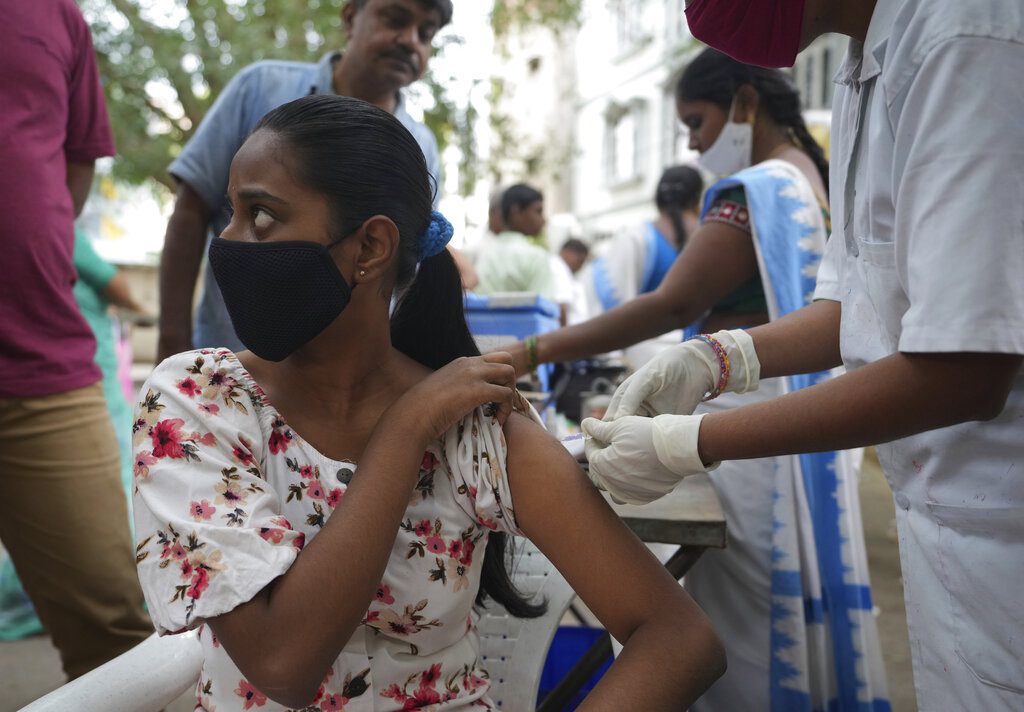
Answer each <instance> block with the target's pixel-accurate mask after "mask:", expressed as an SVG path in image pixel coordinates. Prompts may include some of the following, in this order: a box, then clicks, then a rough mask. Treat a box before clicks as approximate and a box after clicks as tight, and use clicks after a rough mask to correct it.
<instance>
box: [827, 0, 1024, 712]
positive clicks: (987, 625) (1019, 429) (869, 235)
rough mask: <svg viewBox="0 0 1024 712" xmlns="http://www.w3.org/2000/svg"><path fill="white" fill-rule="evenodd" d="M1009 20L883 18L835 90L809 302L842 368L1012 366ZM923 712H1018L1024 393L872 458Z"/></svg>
mask: <svg viewBox="0 0 1024 712" xmlns="http://www.w3.org/2000/svg"><path fill="white" fill-rule="evenodd" d="M1022 78H1024V3H1022V2H1021V0H879V2H878V4H877V6H876V9H875V12H874V15H873V17H872V20H871V26H870V28H869V31H868V35H867V39H866V41H865V42H864V44H863V45H861V44H860V43H858V42H851V45H850V51H849V53H848V56H847V60H846V63H845V65H844V66H843V67H842V69H841V70H840V72H839V75H838V76H837V82H838V83H839V84H840V85H841V86H839V87H838V91H837V94H836V99H835V105H834V112H833V119H832V121H833V125H832V168H831V170H832V173H831V195H832V203H833V210H832V220H833V235H832V238H831V240H830V242H829V246H828V249H827V251H826V254H825V257H824V260H823V264H822V267H821V270H820V272H819V277H818V280H819V281H818V288H817V291H816V293H815V296H816V298H821V299H832V300H837V301H840V302H841V303H842V328H841V348H842V353H843V360H844V362H845V364H846V366H847V368H848V369H855V368H858V367H861V366H863V365H865V364H867V363H871V362H873V361H876V360H878V359H881V358H884V357H886V356H887V355H890V354H892V353H894V352H896V351H901V352H1000V353H1010V354H1024V79H1022ZM878 454H879V459H880V460H881V461H882V465H883V467H884V469H885V472H886V476H887V478H888V480H889V483H890V485H891V486H892V489H893V493H894V499H895V502H896V519H897V525H898V531H899V543H900V552H901V557H902V563H903V576H904V584H905V587H906V600H907V622H908V625H909V627H910V640H911V648H912V653H913V660H914V682H915V686H916V688H917V698H918V706H919V709H920V710H921V712H933V711H943V712H945V711H946V710H985V711H986V712H997V711H999V710H1018V711H1019V710H1024V375H1022V374H1021V373H1018V376H1017V379H1016V381H1015V384H1014V387H1013V390H1012V393H1011V394H1010V396H1009V399H1008V401H1007V403H1006V407H1005V409H1004V410H1003V412H1002V414H1001V415H999V416H998V417H997V418H995V419H994V420H991V421H987V422H969V423H963V424H961V425H957V426H954V427H949V428H943V429H940V430H935V431H931V432H927V433H923V434H921V435H916V436H913V437H909V438H904V439H902V440H898V441H895V442H892V443H889V444H886V445H882V446H880V447H879V448H878Z"/></svg>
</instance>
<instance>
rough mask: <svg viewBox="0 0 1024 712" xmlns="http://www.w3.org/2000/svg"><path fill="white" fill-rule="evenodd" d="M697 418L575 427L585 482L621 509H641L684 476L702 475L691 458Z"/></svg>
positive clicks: (697, 458) (639, 419)
mask: <svg viewBox="0 0 1024 712" xmlns="http://www.w3.org/2000/svg"><path fill="white" fill-rule="evenodd" d="M703 417H704V414H701V415H659V416H658V417H657V418H643V417H640V416H625V417H622V418H618V419H617V420H614V421H602V420H597V419H596V418H587V419H586V420H584V421H583V423H582V424H581V426H580V427H581V428H582V429H583V432H585V433H586V434H588V435H590V436H591V439H590V440H588V441H587V443H586V451H587V460H588V461H589V462H590V479H591V481H592V482H593V483H594V484H595V485H597V486H598V487H599V488H600V489H603V490H607V491H608V493H609V494H611V495H612V497H613V498H615V499H616V500H620V501H622V502H625V503H626V504H647V503H648V502H653V501H654V500H656V499H658V498H659V497H663V496H664V495H666V494H668V493H669V492H671V491H672V490H673V489H675V486H676V485H677V484H679V480H681V479H682V478H683V477H686V476H687V475H694V474H697V473H698V472H708V471H709V470H711V469H714V468H715V467H717V466H718V465H717V463H715V464H713V465H711V466H707V467H705V465H704V463H702V462H701V460H700V456H699V455H698V454H697V435H698V433H699V431H700V421H701V419H702V418H703Z"/></svg>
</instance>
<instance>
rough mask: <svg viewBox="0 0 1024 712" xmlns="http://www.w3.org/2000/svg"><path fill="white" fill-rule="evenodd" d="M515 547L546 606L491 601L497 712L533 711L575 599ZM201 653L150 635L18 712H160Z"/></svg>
mask: <svg viewBox="0 0 1024 712" xmlns="http://www.w3.org/2000/svg"><path fill="white" fill-rule="evenodd" d="M510 543H511V544H512V545H513V546H514V547H515V552H516V553H515V571H514V572H513V576H512V580H513V582H514V583H515V585H516V587H517V588H519V590H520V591H522V592H523V593H524V594H525V595H527V596H531V595H533V596H535V597H537V598H538V599H543V600H546V601H547V606H548V608H547V612H546V613H545V614H544V615H543V616H541V617H540V618H532V619H522V618H515V617H514V616H511V615H509V614H508V611H506V610H505V608H504V607H503V606H500V605H498V604H497V603H494V602H493V601H491V602H490V603H489V604H488V606H487V608H486V609H485V610H484V611H483V615H482V616H481V618H480V622H479V632H480V655H481V658H482V661H483V667H484V668H485V669H486V670H487V671H488V673H489V674H490V676H491V690H490V693H489V694H490V697H491V699H492V700H493V701H494V703H495V704H496V705H497V706H498V707H499V709H503V710H508V711H509V712H524V711H525V710H532V709H534V707H535V705H536V700H537V690H538V689H539V688H540V676H541V672H542V670H543V667H544V660H545V657H546V654H547V650H548V648H549V647H550V646H551V641H552V639H553V638H554V636H555V631H556V630H557V629H558V623H559V621H561V620H562V616H563V615H565V612H566V610H567V609H568V608H569V604H570V603H571V602H572V600H573V598H574V596H575V594H574V593H573V591H572V589H571V588H570V587H569V584H568V583H566V581H565V579H564V578H563V577H562V575H561V574H560V573H558V571H557V569H555V567H554V566H553V565H552V564H551V562H550V561H548V560H547V558H546V557H545V556H544V555H543V554H541V553H540V551H539V550H538V549H537V548H536V547H535V546H534V545H533V544H532V543H530V542H529V541H527V540H525V539H521V538H518V537H517V538H516V539H514V540H510ZM202 663H203V651H202V647H201V646H200V644H199V639H198V636H197V635H196V633H195V632H194V631H192V632H188V633H182V634H181V635H172V636H165V637H163V638H160V637H158V636H157V635H156V634H153V635H152V636H150V637H149V638H147V639H146V640H145V641H143V642H142V643H140V644H139V645H137V646H135V647H134V648H132V649H131V650H129V651H128V652H126V653H123V654H121V655H119V656H118V657H116V658H114V659H113V660H111V661H110V662H108V663H106V664H105V665H103V666H101V667H99V668H97V669H95V670H93V671H92V672H89V673H87V674H86V675H83V676H82V677H80V678H78V679H77V680H73V681H71V682H69V683H68V684H66V685H64V686H63V687H61V688H58V689H57V690H54V691H53V692H51V693H50V694H48V695H46V696H45V697H41V698H40V699H38V700H36V701H35V702H33V703H32V704H30V705H28V706H27V707H23V708H22V709H21V711H20V712H67V711H68V710H74V712H159V710H161V709H163V708H164V707H166V706H167V705H169V704H170V703H171V702H173V701H174V700H176V699H177V698H178V697H180V696H181V695H182V694H183V693H184V692H185V691H186V690H188V689H189V688H191V687H193V686H195V684H196V682H197V681H198V679H199V672H200V669H201V667H202Z"/></svg>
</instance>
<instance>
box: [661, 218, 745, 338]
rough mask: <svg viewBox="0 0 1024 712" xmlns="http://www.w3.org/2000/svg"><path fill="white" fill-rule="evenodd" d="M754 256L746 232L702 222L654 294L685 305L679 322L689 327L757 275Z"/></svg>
mask: <svg viewBox="0 0 1024 712" xmlns="http://www.w3.org/2000/svg"><path fill="white" fill-rule="evenodd" d="M757 271H758V268H757V255H756V253H755V252H754V243H753V241H752V239H751V235H750V233H749V232H745V231H744V230H742V229H740V228H738V227H735V226H734V225H730V224H727V223H724V222H705V223H704V224H703V225H701V226H700V228H699V229H698V230H697V231H696V232H695V233H694V234H693V235H692V236H691V237H690V238H689V239H688V240H687V241H686V247H684V248H683V251H682V252H681V253H680V255H679V258H678V259H677V260H676V261H675V262H674V263H673V264H672V268H671V269H670V270H669V271H668V274H666V275H665V279H663V280H662V282H661V284H660V285H659V286H658V289H657V290H655V293H656V294H658V295H659V296H660V297H661V298H662V299H664V300H665V301H666V302H667V303H670V304H676V305H685V306H686V313H684V314H680V315H679V317H680V319H681V323H684V324H690V323H692V322H694V321H696V320H697V319H699V318H700V316H701V315H702V314H703V313H704V312H706V311H707V310H708V309H710V308H711V307H713V306H714V305H715V304H717V303H718V302H719V301H721V300H722V299H723V298H725V297H726V296H728V295H729V294H730V293H731V292H732V291H733V290H735V289H736V288H737V287H739V286H740V285H742V284H743V283H745V282H746V281H747V280H748V279H750V278H751V277H753V276H754V275H755V274H757Z"/></svg>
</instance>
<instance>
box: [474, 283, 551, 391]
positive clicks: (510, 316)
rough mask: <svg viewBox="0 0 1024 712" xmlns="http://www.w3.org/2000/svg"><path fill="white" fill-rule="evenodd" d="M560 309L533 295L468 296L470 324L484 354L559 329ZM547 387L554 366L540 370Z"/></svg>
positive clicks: (523, 293) (542, 380)
mask: <svg viewBox="0 0 1024 712" xmlns="http://www.w3.org/2000/svg"><path fill="white" fill-rule="evenodd" d="M558 316H559V309H558V306H557V305H556V304H555V303H554V302H551V301H548V300H547V299H545V298H544V297H541V296H539V295H537V294H535V293H533V292H501V293H497V294H489V295H486V296H484V295H480V294H466V321H467V322H468V323H469V331H470V332H471V333H472V334H473V338H474V339H475V340H476V344H477V346H478V347H479V348H480V350H481V351H488V350H490V349H493V348H494V347H496V346H500V345H502V344H507V343H508V342H510V341H522V340H523V339H524V338H526V337H527V336H530V335H531V334H543V333H544V332H546V331H553V330H555V329H557V328H558V327H559V326H560V324H559V323H558ZM538 372H539V375H540V379H541V383H542V384H543V385H544V387H545V389H546V387H547V381H548V375H549V372H550V367H545V366H542V367H541V368H540V369H538Z"/></svg>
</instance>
